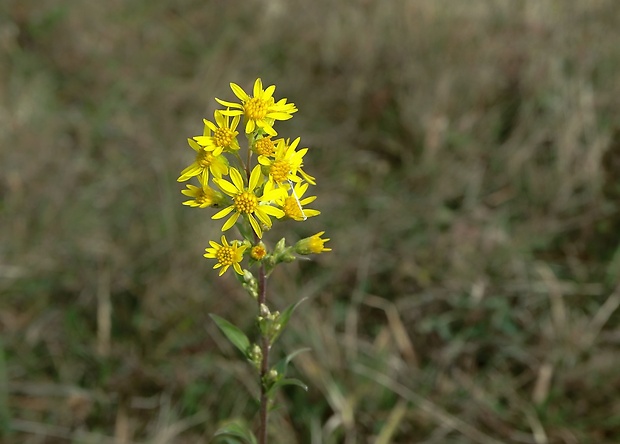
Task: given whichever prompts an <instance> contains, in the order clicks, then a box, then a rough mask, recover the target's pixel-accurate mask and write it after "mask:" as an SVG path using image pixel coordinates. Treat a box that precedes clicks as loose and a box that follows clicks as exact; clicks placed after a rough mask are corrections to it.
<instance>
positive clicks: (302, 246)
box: [295, 231, 332, 254]
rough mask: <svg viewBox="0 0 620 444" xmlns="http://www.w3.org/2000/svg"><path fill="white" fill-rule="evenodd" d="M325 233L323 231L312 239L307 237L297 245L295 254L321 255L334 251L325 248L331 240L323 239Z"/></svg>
mask: <svg viewBox="0 0 620 444" xmlns="http://www.w3.org/2000/svg"><path fill="white" fill-rule="evenodd" d="M324 233H325V231H321V232H319V233H317V234H315V235H312V236H310V237H306V238H305V239H302V240H300V241H298V242H297V243H296V244H295V252H297V253H299V254H312V253H314V254H319V253H322V252H324V251H332V249H331V248H325V246H324V245H325V242H327V241H328V240H329V239H321V236H322V235H323V234H324Z"/></svg>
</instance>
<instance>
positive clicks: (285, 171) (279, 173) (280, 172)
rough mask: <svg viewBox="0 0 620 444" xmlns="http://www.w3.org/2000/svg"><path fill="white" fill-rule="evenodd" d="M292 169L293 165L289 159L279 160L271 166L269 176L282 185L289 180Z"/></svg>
mask: <svg viewBox="0 0 620 444" xmlns="http://www.w3.org/2000/svg"><path fill="white" fill-rule="evenodd" d="M291 168H292V166H291V163H290V162H289V161H288V160H287V159H278V160H276V161H274V162H273V163H272V164H271V168H269V174H270V175H271V177H272V178H273V180H274V181H275V182H276V183H282V182H284V181H286V180H287V179H288V175H289V173H290V172H291Z"/></svg>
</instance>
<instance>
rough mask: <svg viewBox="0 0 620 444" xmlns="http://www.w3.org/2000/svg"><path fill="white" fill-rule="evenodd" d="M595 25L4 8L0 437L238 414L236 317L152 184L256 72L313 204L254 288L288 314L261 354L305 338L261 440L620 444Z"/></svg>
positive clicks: (613, 12)
mask: <svg viewBox="0 0 620 444" xmlns="http://www.w3.org/2000/svg"><path fill="white" fill-rule="evenodd" d="M618 23H620V6H619V5H618V3H617V2H616V0H590V1H588V2H583V1H578V0H523V1H519V2H516V1H509V0H469V1H467V2H460V1H448V0H435V1H421V0H420V1H407V0H393V1H381V2H379V1H377V2H373V1H369V0H347V1H337V2H332V1H329V0H315V1H313V2H306V1H302V0H286V1H284V0H270V1H259V0H248V1H243V2H241V1H237V2H234V1H223V0H207V1H204V0H203V1H195V0H167V1H163V0H161V1H151V0H132V1H121V0H109V1H106V2H85V1H76V0H64V1H61V0H5V1H3V2H2V3H1V4H0V228H1V229H0V332H1V337H0V338H1V343H0V344H1V350H0V352H1V353H0V358H1V359H0V388H6V390H0V395H1V396H0V428H1V429H2V430H4V431H6V430H8V428H9V427H8V426H7V424H8V421H10V424H11V427H10V429H11V431H10V432H9V433H8V434H5V435H4V438H3V439H4V442H7V443H26V444H30V443H56V442H59V443H63V442H75V443H109V442H118V443H124V442H126V443H129V442H135V443H162V444H163V443H195V442H207V441H208V437H209V436H210V435H211V433H212V432H213V430H214V429H215V427H217V425H218V424H219V423H220V422H221V421H222V420H224V419H226V418H229V417H235V416H245V417H248V418H251V417H253V415H254V413H255V411H256V403H255V401H254V398H253V395H254V393H255V391H256V386H255V384H254V383H253V382H252V375H251V371H250V369H249V367H248V366H247V365H246V364H245V363H243V362H241V361H240V360H239V356H238V355H237V354H236V351H235V350H234V349H232V347H231V346H229V345H228V344H227V343H226V341H225V340H224V339H223V338H222V336H221V335H220V334H219V332H218V331H217V330H216V328H215V327H214V325H213V323H212V322H211V321H210V319H209V318H208V313H210V312H213V313H217V314H219V315H221V316H224V317H226V318H228V319H232V320H234V321H235V322H236V323H237V324H239V325H241V326H244V328H247V329H249V328H251V325H252V314H253V311H254V306H253V304H252V301H250V300H249V299H248V297H247V296H246V295H245V294H244V293H243V292H242V291H241V290H240V288H238V286H237V284H236V282H235V280H234V279H233V278H232V276H228V277H226V278H223V279H218V278H217V276H216V274H215V273H214V272H212V271H211V270H210V266H209V263H208V262H206V261H205V260H204V259H203V258H202V252H203V250H204V248H205V246H206V244H207V241H208V239H211V238H214V237H216V236H217V235H218V230H219V224H215V223H212V221H211V220H210V219H209V217H208V216H209V214H210V211H209V210H193V209H189V208H187V207H183V206H182V205H181V202H182V200H183V196H182V195H181V194H180V192H179V191H180V189H181V188H182V186H181V185H179V184H177V182H176V181H175V179H176V177H177V176H178V173H179V172H180V171H181V169H182V168H184V167H185V166H186V165H187V164H188V163H189V162H191V160H192V153H193V152H192V151H191V150H190V149H189V148H188V147H187V145H186V142H185V139H186V138H187V137H188V136H191V135H195V134H198V133H200V131H201V130H202V121H201V119H202V118H203V117H207V118H210V117H211V116H212V113H213V110H214V109H215V108H216V103H215V101H214V100H213V97H214V96H217V97H220V98H224V99H232V98H233V96H232V93H231V92H230V90H229V87H228V83H229V82H231V81H232V82H236V83H239V84H240V85H242V86H243V87H245V88H246V89H247V88H248V87H250V86H251V84H252V82H253V81H254V79H255V78H256V77H262V79H263V81H264V83H265V84H267V85H269V84H276V85H277V92H276V95H277V96H278V97H287V98H288V99H289V100H290V101H292V102H295V103H296V104H297V106H298V107H299V109H300V112H299V113H298V114H296V115H295V118H294V119H293V120H291V121H289V122H285V123H283V124H281V125H280V127H278V128H279V132H280V134H282V135H284V136H286V137H296V136H298V135H300V136H301V137H302V144H304V146H310V147H311V151H310V153H309V154H308V155H307V156H306V159H307V162H306V169H307V171H309V172H310V173H311V174H313V175H315V176H316V177H317V179H318V185H317V187H316V188H315V190H316V194H317V195H318V196H319V199H318V200H317V202H316V204H315V205H314V207H316V208H318V209H320V210H321V211H322V213H323V214H322V215H321V216H320V217H319V218H315V219H314V220H310V221H308V222H306V223H304V224H294V223H287V224H284V225H282V226H281V229H282V230H283V231H284V234H285V235H286V236H287V238H289V239H290V240H295V239H297V238H299V237H301V236H306V235H309V234H312V233H315V232H316V231H320V230H326V231H327V235H328V236H329V237H330V238H331V239H332V241H331V242H330V246H331V247H332V248H333V252H332V253H330V254H326V255H322V256H320V257H317V258H316V260H315V261H314V262H311V263H306V262H304V263H296V264H290V265H289V266H286V267H283V268H284V269H280V270H278V271H276V273H275V274H274V276H273V278H272V279H271V280H270V291H271V297H272V300H273V303H274V304H275V305H276V306H278V307H284V306H286V305H288V304H289V303H290V302H291V301H293V300H296V299H298V298H300V297H303V296H307V297H309V298H310V300H309V302H307V303H306V304H305V306H304V309H303V310H300V311H299V312H298V313H297V316H296V317H295V318H294V319H293V322H292V323H291V325H290V328H289V329H288V331H287V334H286V335H284V336H283V338H282V341H281V343H280V345H279V348H277V350H276V353H284V352H286V351H291V350H294V349H296V348H299V347H303V346H308V347H311V348H312V351H311V352H310V353H306V354H303V355H301V356H299V357H298V358H296V360H295V365H294V368H293V369H292V370H293V373H294V374H295V375H296V376H298V377H299V378H301V379H302V380H304V381H306V382H307V383H308V385H309V387H310V389H309V392H308V393H304V392H302V391H300V390H298V389H291V390H286V391H285V392H283V394H282V397H281V402H282V404H283V406H284V408H282V409H280V410H278V411H277V412H276V413H274V414H273V434H274V442H278V443H297V442H298V443H312V444H315V443H321V442H324V443H347V444H350V443H366V442H368V443H370V442H374V443H379V444H382V443H390V442H392V443H414V442H415V443H429V444H430V443H497V442H504V443H532V444H544V443H567V444H574V443H617V442H620V396H619V394H620V372H619V371H618V368H619V367H620V348H619V345H620V312H618V311H617V310H616V309H617V308H618V305H619V304H620V290H619V289H618V286H617V285H618V276H619V273H620V236H619V235H618V233H619V230H620V212H619V198H620V182H619V181H618V178H619V177H620V123H619V122H620V120H618V116H619V115H620V114H619V112H620V101H618V97H619V96H620V80H619V77H618V72H620V49H619V48H620V34H618V32H617V29H618ZM278 234H280V235H281V233H273V237H274V238H273V239H272V238H270V237H269V236H268V237H267V239H268V240H276V239H275V238H276V237H277V235H278ZM108 313H110V316H108ZM110 318H111V326H110V328H111V336H110V338H109V340H108V338H107V336H106V333H105V330H106V329H105V322H106V320H107V319H110Z"/></svg>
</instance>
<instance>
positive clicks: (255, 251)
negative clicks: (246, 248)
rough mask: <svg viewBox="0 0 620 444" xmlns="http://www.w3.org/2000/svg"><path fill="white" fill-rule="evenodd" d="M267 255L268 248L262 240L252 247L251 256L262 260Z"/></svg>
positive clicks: (256, 259)
mask: <svg viewBox="0 0 620 444" xmlns="http://www.w3.org/2000/svg"><path fill="white" fill-rule="evenodd" d="M265 256H267V249H266V248H265V245H264V244H263V243H262V242H261V243H259V244H258V245H254V246H253V247H252V248H251V249H250V257H251V258H252V259H254V260H255V261H261V260H263V259H264V258H265Z"/></svg>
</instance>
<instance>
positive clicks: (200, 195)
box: [181, 184, 226, 208]
mask: <svg viewBox="0 0 620 444" xmlns="http://www.w3.org/2000/svg"><path fill="white" fill-rule="evenodd" d="M186 187H187V188H188V189H187V190H181V193H183V194H185V195H186V196H188V197H192V198H193V199H190V200H186V201H185V202H183V205H188V206H190V207H199V208H207V207H214V208H217V207H221V206H222V205H223V204H224V203H226V197H225V196H224V195H223V194H222V193H220V192H219V191H215V190H214V189H213V188H211V187H209V186H208V185H206V184H202V187H196V186H194V185H189V184H188V185H186Z"/></svg>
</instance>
